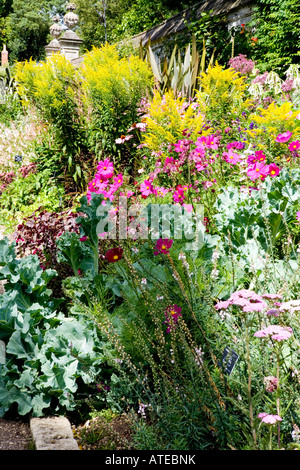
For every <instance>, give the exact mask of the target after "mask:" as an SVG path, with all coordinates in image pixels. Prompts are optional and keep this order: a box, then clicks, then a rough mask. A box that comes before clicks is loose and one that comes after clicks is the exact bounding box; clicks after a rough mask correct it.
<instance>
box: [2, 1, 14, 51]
mask: <svg viewBox="0 0 300 470" xmlns="http://www.w3.org/2000/svg"><path fill="white" fill-rule="evenodd" d="M12 2H13V0H1V3H0V48H1V50H2V48H3V44H6V43H7V39H8V15H9V13H10V12H11V10H12Z"/></svg>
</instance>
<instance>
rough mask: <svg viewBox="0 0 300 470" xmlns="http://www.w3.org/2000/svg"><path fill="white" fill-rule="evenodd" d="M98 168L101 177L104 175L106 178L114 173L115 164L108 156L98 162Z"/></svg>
mask: <svg viewBox="0 0 300 470" xmlns="http://www.w3.org/2000/svg"><path fill="white" fill-rule="evenodd" d="M97 170H98V171H97V173H98V175H99V177H101V176H102V177H103V178H104V179H108V178H111V177H112V175H113V174H114V165H113V163H112V162H110V161H109V159H108V158H106V159H105V160H104V161H101V162H99V163H98V166H97Z"/></svg>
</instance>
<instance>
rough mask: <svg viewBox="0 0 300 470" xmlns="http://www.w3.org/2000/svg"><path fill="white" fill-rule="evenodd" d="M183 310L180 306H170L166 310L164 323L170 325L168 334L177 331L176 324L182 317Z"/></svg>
mask: <svg viewBox="0 0 300 470" xmlns="http://www.w3.org/2000/svg"><path fill="white" fill-rule="evenodd" d="M181 310H182V308H181V307H179V306H178V305H176V304H175V305H170V306H169V307H167V308H166V310H165V317H166V320H165V321H164V323H166V324H167V325H168V327H167V330H166V333H170V332H171V330H173V329H175V324H176V323H177V321H178V317H181V315H182V314H181Z"/></svg>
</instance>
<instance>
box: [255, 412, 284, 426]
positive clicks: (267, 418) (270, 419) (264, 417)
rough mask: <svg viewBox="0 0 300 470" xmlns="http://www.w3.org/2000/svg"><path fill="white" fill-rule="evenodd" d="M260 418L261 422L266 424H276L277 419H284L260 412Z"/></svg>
mask: <svg viewBox="0 0 300 470" xmlns="http://www.w3.org/2000/svg"><path fill="white" fill-rule="evenodd" d="M258 418H260V419H261V422H262V423H265V424H276V423H277V421H282V418H280V416H278V415H269V414H268V413H259V414H258Z"/></svg>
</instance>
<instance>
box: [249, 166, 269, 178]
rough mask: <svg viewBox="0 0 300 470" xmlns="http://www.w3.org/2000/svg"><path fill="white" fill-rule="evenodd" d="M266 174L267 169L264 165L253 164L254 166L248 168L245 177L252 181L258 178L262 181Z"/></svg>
mask: <svg viewBox="0 0 300 470" xmlns="http://www.w3.org/2000/svg"><path fill="white" fill-rule="evenodd" d="M268 173H269V167H268V165H265V164H264V163H255V164H254V165H252V166H249V167H248V170H247V175H248V177H249V178H250V179H251V180H252V181H254V180H256V179H258V178H260V179H262V180H264V179H265V178H266V176H267V175H268Z"/></svg>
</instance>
